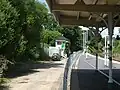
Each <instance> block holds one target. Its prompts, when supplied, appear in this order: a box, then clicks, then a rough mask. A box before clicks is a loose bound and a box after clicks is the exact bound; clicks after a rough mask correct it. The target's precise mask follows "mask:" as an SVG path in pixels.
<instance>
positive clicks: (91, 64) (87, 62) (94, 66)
mask: <svg viewBox="0 0 120 90" xmlns="http://www.w3.org/2000/svg"><path fill="white" fill-rule="evenodd" d="M84 61H85V60H84ZM85 62H86V63H87V64H88V65H90V66H91V67H93V68H95V66H94V65H92V64H90V63H89V62H87V61H85ZM98 71H99V72H100V73H101V74H103V75H104V76H106V77H107V78H109V76H108V75H107V74H105V73H104V72H102V71H100V70H99V69H98ZM112 80H113V82H115V83H116V84H118V85H119V86H120V83H119V82H117V81H116V80H114V79H112Z"/></svg>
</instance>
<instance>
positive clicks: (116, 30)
mask: <svg viewBox="0 0 120 90" xmlns="http://www.w3.org/2000/svg"><path fill="white" fill-rule="evenodd" d="M39 1H40V2H42V3H46V1H45V0H39ZM82 29H86V28H84V27H83V28H82ZM118 29H119V27H115V28H114V36H115V37H116V35H118V34H120V33H118ZM101 35H102V37H105V36H106V35H108V29H105V30H104V31H103V32H102V33H101Z"/></svg>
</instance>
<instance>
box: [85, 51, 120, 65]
mask: <svg viewBox="0 0 120 90" xmlns="http://www.w3.org/2000/svg"><path fill="white" fill-rule="evenodd" d="M87 54H88V55H89V56H92V57H96V56H94V55H92V54H90V53H87ZM98 58H99V59H101V60H103V61H105V58H102V57H98ZM112 62H113V63H116V64H120V62H118V61H115V60H112Z"/></svg>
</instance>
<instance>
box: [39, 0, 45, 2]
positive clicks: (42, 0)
mask: <svg viewBox="0 0 120 90" xmlns="http://www.w3.org/2000/svg"><path fill="white" fill-rule="evenodd" d="M38 1H40V2H42V3H45V2H46V1H45V0H38Z"/></svg>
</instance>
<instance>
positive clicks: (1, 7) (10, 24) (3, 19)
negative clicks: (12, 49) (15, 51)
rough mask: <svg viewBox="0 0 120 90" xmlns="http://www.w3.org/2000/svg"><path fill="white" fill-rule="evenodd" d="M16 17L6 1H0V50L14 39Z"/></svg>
mask: <svg viewBox="0 0 120 90" xmlns="http://www.w3.org/2000/svg"><path fill="white" fill-rule="evenodd" d="M18 16H19V14H18V12H17V11H16V9H15V8H14V7H12V6H11V5H10V3H9V2H8V0H1V1H0V48H1V47H3V46H5V45H6V44H7V43H8V42H10V41H12V40H13V39H14V38H15V32H16V28H17V26H16V24H17V23H18Z"/></svg>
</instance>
